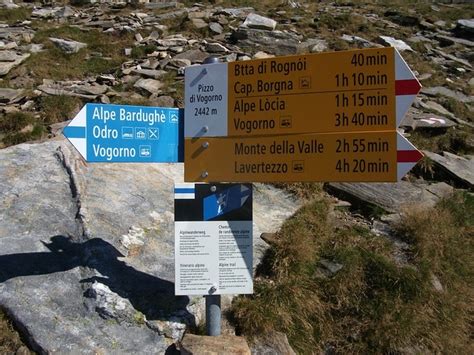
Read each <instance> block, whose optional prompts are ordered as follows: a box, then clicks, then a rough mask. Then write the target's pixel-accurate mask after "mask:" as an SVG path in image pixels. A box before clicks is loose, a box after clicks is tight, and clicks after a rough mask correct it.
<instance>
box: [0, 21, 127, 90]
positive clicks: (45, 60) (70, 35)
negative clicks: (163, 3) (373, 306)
mask: <svg viewBox="0 0 474 355" xmlns="http://www.w3.org/2000/svg"><path fill="white" fill-rule="evenodd" d="M49 37H57V38H63V39H67V40H73V41H78V42H82V43H86V44H87V47H86V48H83V49H81V50H80V51H79V52H78V53H73V54H66V53H64V52H63V51H62V50H60V49H59V48H57V47H56V46H55V45H54V44H53V43H52V42H51V41H50V40H49ZM33 42H35V43H40V44H43V45H44V47H45V49H46V50H45V51H43V52H40V53H36V54H33V55H32V56H30V58H28V59H27V60H26V61H25V63H24V64H23V65H24V67H25V68H26V70H27V72H28V74H29V75H30V76H32V77H33V78H34V80H35V82H36V83H37V84H41V83H42V80H43V79H53V80H68V79H84V77H87V76H93V75H97V74H102V73H114V72H115V71H117V70H119V69H120V65H121V64H122V63H123V62H124V61H126V60H127V59H128V58H127V57H125V55H124V48H126V47H132V43H133V37H132V35H131V34H129V33H119V34H117V33H115V34H105V33H102V32H99V31H97V30H87V31H85V30H81V29H79V28H76V27H70V26H64V25H62V26H54V27H50V26H46V27H42V28H40V29H39V30H37V31H36V33H35V37H34V38H33ZM12 75H14V73H13V74H12ZM9 76H10V74H9V75H7V77H6V79H8V78H9Z"/></svg>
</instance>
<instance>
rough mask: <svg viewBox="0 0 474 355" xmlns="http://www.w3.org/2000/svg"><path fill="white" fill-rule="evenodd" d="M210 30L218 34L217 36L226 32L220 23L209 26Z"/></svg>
mask: <svg viewBox="0 0 474 355" xmlns="http://www.w3.org/2000/svg"><path fill="white" fill-rule="evenodd" d="M209 29H210V30H211V31H212V32H214V33H217V34H219V35H220V34H221V33H222V32H224V28H223V27H222V26H221V25H220V24H219V23H218V22H211V23H210V24H209Z"/></svg>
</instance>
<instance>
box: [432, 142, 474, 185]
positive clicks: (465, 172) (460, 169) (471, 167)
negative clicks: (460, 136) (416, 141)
mask: <svg viewBox="0 0 474 355" xmlns="http://www.w3.org/2000/svg"><path fill="white" fill-rule="evenodd" d="M423 154H425V155H426V156H427V157H428V158H430V159H431V160H432V161H434V162H435V163H436V165H437V166H438V167H440V168H441V169H442V170H443V172H444V173H447V174H448V176H449V178H450V179H454V180H455V181H456V182H457V184H458V185H461V186H462V187H466V188H469V189H472V188H473V186H474V159H473V157H472V156H467V157H465V158H464V157H460V156H457V155H455V154H452V153H449V152H443V155H439V154H436V153H432V152H427V151H424V152H423Z"/></svg>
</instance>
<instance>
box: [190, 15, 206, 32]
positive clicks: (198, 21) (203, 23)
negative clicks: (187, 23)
mask: <svg viewBox="0 0 474 355" xmlns="http://www.w3.org/2000/svg"><path fill="white" fill-rule="evenodd" d="M191 22H192V24H193V26H194V27H196V28H197V29H200V28H206V27H207V26H208V25H207V22H206V21H204V20H203V19H202V18H193V19H192V20H191Z"/></svg>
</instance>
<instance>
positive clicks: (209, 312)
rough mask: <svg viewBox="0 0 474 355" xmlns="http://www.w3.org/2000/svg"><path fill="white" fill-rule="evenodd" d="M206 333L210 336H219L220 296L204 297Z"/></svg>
mask: <svg viewBox="0 0 474 355" xmlns="http://www.w3.org/2000/svg"><path fill="white" fill-rule="evenodd" d="M204 297H205V298H206V333H207V335H210V336H218V335H221V296H220V295H206V296H204Z"/></svg>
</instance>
